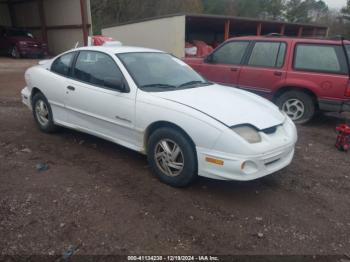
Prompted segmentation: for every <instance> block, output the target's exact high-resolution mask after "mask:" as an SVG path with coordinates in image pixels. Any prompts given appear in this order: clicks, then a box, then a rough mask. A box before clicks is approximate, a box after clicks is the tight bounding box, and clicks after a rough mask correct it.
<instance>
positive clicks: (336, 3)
mask: <svg viewBox="0 0 350 262" xmlns="http://www.w3.org/2000/svg"><path fill="white" fill-rule="evenodd" d="M324 1H325V2H326V3H327V5H328V6H329V7H330V8H338V9H340V8H342V7H344V6H346V0H324Z"/></svg>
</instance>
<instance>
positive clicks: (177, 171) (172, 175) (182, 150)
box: [147, 128, 197, 187]
mask: <svg viewBox="0 0 350 262" xmlns="http://www.w3.org/2000/svg"><path fill="white" fill-rule="evenodd" d="M147 157H148V162H149V164H150V166H151V168H152V169H153V171H154V173H155V174H156V175H157V176H158V178H159V179H160V180H161V181H162V182H163V183H166V184H168V185H170V186H173V187H185V186H188V185H189V184H191V182H193V180H194V179H195V178H196V177H197V161H196V153H195V149H194V148H193V146H192V145H191V143H190V142H189V141H188V139H187V138H186V137H185V136H184V135H183V134H182V133H181V132H179V131H177V130H175V129H172V128H160V129H158V130H156V131H155V132H153V133H152V135H151V136H150V138H149V141H148V147H147Z"/></svg>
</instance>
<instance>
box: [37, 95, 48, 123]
mask: <svg viewBox="0 0 350 262" xmlns="http://www.w3.org/2000/svg"><path fill="white" fill-rule="evenodd" d="M35 114H36V117H37V119H38V121H39V123H40V125H42V126H46V125H47V124H48V123H49V110H48V108H47V105H46V104H45V102H44V101H43V100H38V101H37V102H36V104H35Z"/></svg>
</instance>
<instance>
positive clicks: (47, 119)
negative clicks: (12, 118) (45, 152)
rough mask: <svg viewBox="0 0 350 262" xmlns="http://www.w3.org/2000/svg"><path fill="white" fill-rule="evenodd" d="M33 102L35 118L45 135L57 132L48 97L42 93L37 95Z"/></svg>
mask: <svg viewBox="0 0 350 262" xmlns="http://www.w3.org/2000/svg"><path fill="white" fill-rule="evenodd" d="M32 101H33V102H32V107H33V116H34V119H35V122H36V123H37V125H38V127H39V129H40V130H41V131H43V132H45V133H53V132H55V131H56V130H57V126H56V125H55V124H54V121H53V115H52V110H51V106H50V104H49V102H48V101H47V99H46V97H45V96H44V95H43V94H42V93H37V94H35V95H34V97H33V100H32Z"/></svg>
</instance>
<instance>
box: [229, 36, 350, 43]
mask: <svg viewBox="0 0 350 262" xmlns="http://www.w3.org/2000/svg"><path fill="white" fill-rule="evenodd" d="M231 40H247V41H248V40H249V41H262V40H268V41H279V42H280V41H283V42H292V41H293V42H303V43H315V44H316V43H323V44H337V45H339V44H341V40H340V39H326V38H306V37H287V36H241V37H233V38H230V39H229V40H228V41H231ZM344 43H345V44H350V41H348V40H345V41H344Z"/></svg>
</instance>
